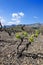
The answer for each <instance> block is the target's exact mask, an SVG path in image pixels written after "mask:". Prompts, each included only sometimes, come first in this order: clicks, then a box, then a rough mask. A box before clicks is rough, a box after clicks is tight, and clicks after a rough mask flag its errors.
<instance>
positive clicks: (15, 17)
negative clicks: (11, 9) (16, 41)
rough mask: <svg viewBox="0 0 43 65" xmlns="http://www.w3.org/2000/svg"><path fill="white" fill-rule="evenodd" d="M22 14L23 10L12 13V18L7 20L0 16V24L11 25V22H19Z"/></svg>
mask: <svg viewBox="0 0 43 65" xmlns="http://www.w3.org/2000/svg"><path fill="white" fill-rule="evenodd" d="M23 16H24V13H23V12H19V13H12V18H11V20H9V22H8V21H7V20H6V19H5V18H4V17H1V16H0V21H1V23H2V25H12V24H16V25H18V24H20V23H21V18H22V17H23Z"/></svg>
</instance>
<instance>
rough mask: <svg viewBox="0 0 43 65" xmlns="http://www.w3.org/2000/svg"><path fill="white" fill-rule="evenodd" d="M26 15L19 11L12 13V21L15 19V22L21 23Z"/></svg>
mask: <svg viewBox="0 0 43 65" xmlns="http://www.w3.org/2000/svg"><path fill="white" fill-rule="evenodd" d="M23 16H24V13H23V12H19V13H12V19H11V20H12V21H14V23H15V24H20V22H21V18H22V17H23Z"/></svg>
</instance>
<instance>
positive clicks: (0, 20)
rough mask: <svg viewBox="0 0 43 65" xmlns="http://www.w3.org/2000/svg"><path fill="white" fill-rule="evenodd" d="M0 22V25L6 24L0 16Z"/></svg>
mask: <svg viewBox="0 0 43 65" xmlns="http://www.w3.org/2000/svg"><path fill="white" fill-rule="evenodd" d="M0 22H1V23H2V25H5V24H6V21H5V19H4V18H3V17H1V16H0Z"/></svg>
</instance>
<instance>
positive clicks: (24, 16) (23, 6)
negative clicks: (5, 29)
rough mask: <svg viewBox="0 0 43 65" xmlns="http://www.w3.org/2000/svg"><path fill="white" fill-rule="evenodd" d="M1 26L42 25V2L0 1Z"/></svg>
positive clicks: (30, 0) (41, 0)
mask: <svg viewBox="0 0 43 65" xmlns="http://www.w3.org/2000/svg"><path fill="white" fill-rule="evenodd" d="M0 20H1V23H2V24H3V25H11V24H33V23H43V0H0Z"/></svg>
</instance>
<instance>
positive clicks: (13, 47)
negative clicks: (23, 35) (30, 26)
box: [0, 31, 43, 65]
mask: <svg viewBox="0 0 43 65" xmlns="http://www.w3.org/2000/svg"><path fill="white" fill-rule="evenodd" d="M20 42H21V41H20V40H17V39H16V38H15V35H14V34H13V33H12V35H11V36H9V35H8V33H6V32H5V31H3V32H0V65H43V58H36V59H34V58H32V57H26V56H24V55H23V56H22V57H20V58H17V46H18V45H19V44H20ZM27 42H28V41H27V40H26V39H24V40H23V42H22V44H21V45H20V47H19V49H20V50H21V48H23V47H24V46H25V44H26V43H27ZM23 52H24V53H35V54H37V53H43V36H42V35H41V34H40V35H39V36H38V38H36V39H35V41H34V42H32V43H31V45H29V47H28V49H25V50H24V51H23Z"/></svg>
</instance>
